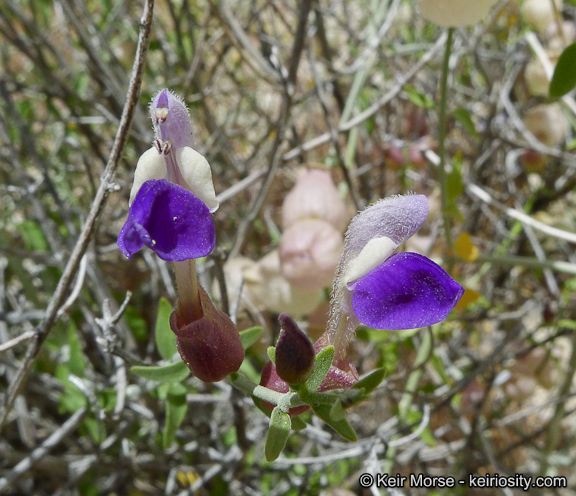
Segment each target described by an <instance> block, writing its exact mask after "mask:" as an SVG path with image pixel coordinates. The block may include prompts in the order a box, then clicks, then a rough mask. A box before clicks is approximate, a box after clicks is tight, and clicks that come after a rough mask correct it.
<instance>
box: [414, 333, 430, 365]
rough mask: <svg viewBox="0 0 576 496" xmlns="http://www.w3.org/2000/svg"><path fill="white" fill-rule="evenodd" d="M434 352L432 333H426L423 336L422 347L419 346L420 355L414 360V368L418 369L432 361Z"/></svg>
mask: <svg viewBox="0 0 576 496" xmlns="http://www.w3.org/2000/svg"><path fill="white" fill-rule="evenodd" d="M431 351H432V333H431V332H425V333H424V334H423V336H422V342H421V343H420V346H418V354H417V355H416V359H415V360H414V365H413V367H414V368H415V369H417V368H418V367H421V366H422V365H424V363H426V362H427V361H428V360H429V359H430V354H431Z"/></svg>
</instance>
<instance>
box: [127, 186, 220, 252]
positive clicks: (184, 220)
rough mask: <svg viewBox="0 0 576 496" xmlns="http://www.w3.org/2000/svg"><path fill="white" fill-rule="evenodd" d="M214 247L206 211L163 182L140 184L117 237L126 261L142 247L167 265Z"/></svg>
mask: <svg viewBox="0 0 576 496" xmlns="http://www.w3.org/2000/svg"><path fill="white" fill-rule="evenodd" d="M215 243H216V234H215V230H214V223H213V221H212V218H211V216H210V212H209V210H208V207H206V205H205V204H204V202H203V201H202V200H200V199H199V198H197V197H196V196H195V195H193V194H192V193H191V192H189V191H188V190H185V189H184V188H182V187H181V186H178V185H176V184H173V183H171V182H169V181H167V180H165V179H158V180H154V179H153V180H150V181H146V182H145V183H144V184H143V186H142V188H140V191H139V192H138V194H137V195H136V197H135V199H134V202H133V203H132V206H131V207H130V210H129V212H128V218H127V220H126V223H125V224H124V227H122V230H121V231H120V234H119V236H118V247H119V248H120V250H121V251H122V253H124V255H126V256H127V257H128V258H130V257H131V256H132V255H134V253H136V252H137V251H138V250H140V249H141V248H142V246H143V245H146V246H148V247H149V248H150V249H152V250H154V251H155V252H156V254H157V255H158V256H159V257H160V258H162V259H163V260H168V261H183V260H188V259H191V258H200V257H204V256H206V255H208V254H209V253H211V252H212V250H213V249H214V245H215Z"/></svg>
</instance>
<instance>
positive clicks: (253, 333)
mask: <svg viewBox="0 0 576 496" xmlns="http://www.w3.org/2000/svg"><path fill="white" fill-rule="evenodd" d="M263 331H264V329H262V327H258V326H256V327H250V329H245V330H243V331H240V340H241V341H242V346H243V347H244V351H246V350H247V349H248V348H250V346H252V345H253V344H254V343H255V342H256V341H258V338H259V337H260V336H261V335H262V332H263Z"/></svg>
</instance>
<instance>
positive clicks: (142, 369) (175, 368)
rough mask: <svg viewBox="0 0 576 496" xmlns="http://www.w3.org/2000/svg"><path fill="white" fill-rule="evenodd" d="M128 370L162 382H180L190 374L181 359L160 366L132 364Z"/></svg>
mask: <svg viewBox="0 0 576 496" xmlns="http://www.w3.org/2000/svg"><path fill="white" fill-rule="evenodd" d="M130 371H131V372H133V373H134V374H136V375H139V376H140V377H144V378H145V379H149V380H151V381H158V382H164V383H173V382H181V381H183V380H184V379H186V378H187V377H188V376H189V375H190V370H189V369H188V367H187V366H186V364H185V363H184V362H182V361H178V362H174V363H171V364H169V365H163V366H160V367H153V366H144V365H134V366H133V367H130Z"/></svg>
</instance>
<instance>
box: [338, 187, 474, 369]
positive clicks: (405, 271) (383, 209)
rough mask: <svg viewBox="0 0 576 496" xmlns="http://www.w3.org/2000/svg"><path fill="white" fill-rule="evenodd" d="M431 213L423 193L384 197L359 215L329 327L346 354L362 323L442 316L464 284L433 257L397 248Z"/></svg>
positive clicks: (423, 322)
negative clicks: (431, 258)
mask: <svg viewBox="0 0 576 496" xmlns="http://www.w3.org/2000/svg"><path fill="white" fill-rule="evenodd" d="M427 217H428V200H427V199H426V197H425V196H423V195H407V196H395V197H392V198H386V199H384V200H381V201H379V202H377V203H375V204H374V205H372V206H370V207H368V208H367V209H366V210H364V211H363V212H361V213H360V214H359V215H357V216H356V217H355V218H354V219H353V220H352V222H351V223H350V227H349V228H348V232H347V233H346V243H345V245H344V254H343V255H342V259H341V260H340V264H339V267H338V271H337V275H336V281H335V283H334V290H333V295H332V304H331V317H330V323H329V327H328V331H327V333H328V336H329V339H330V342H331V343H332V344H334V347H335V350H336V358H343V357H344V356H345V353H346V348H347V345H348V342H349V340H350V338H351V337H352V335H353V333H354V331H355V330H356V327H357V326H358V325H359V324H360V323H362V324H364V325H367V326H369V327H372V328H374V329H385V330H400V329H415V328H418V327H424V326H428V325H432V324H436V323H438V322H441V321H442V320H444V319H445V318H446V317H447V316H448V314H449V313H450V311H451V310H452V309H453V308H454V306H456V304H457V303H458V301H459V300H460V298H461V297H462V294H463V293H464V288H463V287H462V286H460V284H458V283H457V282H456V281H455V280H454V279H452V277H450V276H449V275H448V273H447V272H446V271H445V270H444V269H442V268H441V267H440V266H439V265H437V264H436V263H434V262H433V261H432V260H430V259H428V258H426V257H424V256H422V255H418V254H416V253H400V254H395V252H396V250H397V249H398V247H399V246H400V245H401V244H402V243H404V242H405V241H406V240H407V239H408V238H410V237H411V236H412V235H414V233H416V232H417V231H418V230H419V229H420V228H421V227H422V225H423V224H424V222H425V221H426V218H427Z"/></svg>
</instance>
